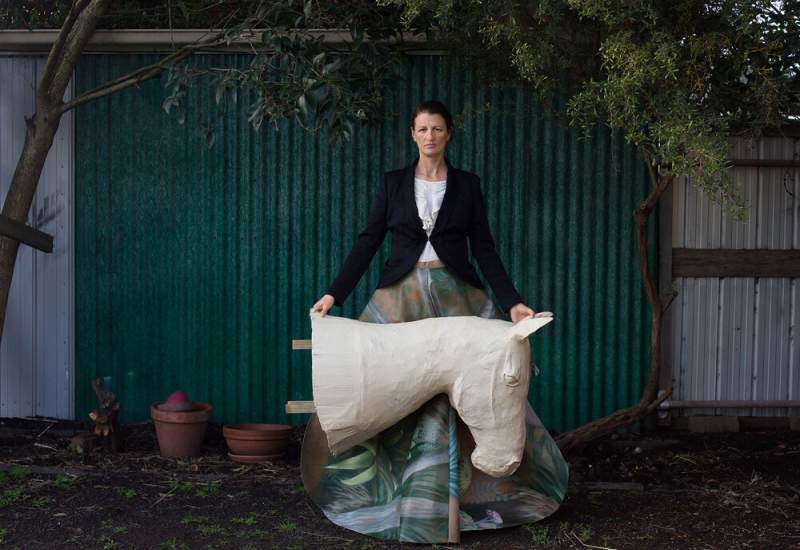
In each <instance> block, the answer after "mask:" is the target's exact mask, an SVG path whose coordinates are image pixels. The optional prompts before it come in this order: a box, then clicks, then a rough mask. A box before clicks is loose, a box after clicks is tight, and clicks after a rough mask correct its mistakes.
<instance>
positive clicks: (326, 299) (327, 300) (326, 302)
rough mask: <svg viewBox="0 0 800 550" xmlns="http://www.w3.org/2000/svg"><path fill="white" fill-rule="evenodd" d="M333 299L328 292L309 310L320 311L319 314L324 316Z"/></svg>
mask: <svg viewBox="0 0 800 550" xmlns="http://www.w3.org/2000/svg"><path fill="white" fill-rule="evenodd" d="M334 301H335V300H334V298H333V296H331V295H330V294H326V295H325V296H323V297H322V298H320V299H319V300H317V303H316V304H314V307H312V308H311V311H318V312H319V313H320V316H322V317H325V314H326V313H328V310H329V309H330V308H332V307H333V302H334Z"/></svg>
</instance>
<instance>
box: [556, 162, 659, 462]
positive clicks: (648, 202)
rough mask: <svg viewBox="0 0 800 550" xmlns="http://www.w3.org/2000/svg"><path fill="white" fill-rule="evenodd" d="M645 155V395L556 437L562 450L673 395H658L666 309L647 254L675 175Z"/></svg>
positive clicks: (641, 226)
mask: <svg viewBox="0 0 800 550" xmlns="http://www.w3.org/2000/svg"><path fill="white" fill-rule="evenodd" d="M644 158H645V162H646V163H647V168H648V171H649V173H650V180H651V183H652V189H651V191H650V194H649V195H648V196H647V198H646V199H645V200H644V202H642V203H641V204H639V207H638V208H637V209H636V210H635V211H634V212H633V218H634V221H635V222H636V248H637V251H638V253H639V272H640V273H641V275H642V283H643V284H644V289H645V294H646V295H647V302H648V303H649V304H650V309H651V316H650V318H651V329H650V368H649V370H648V374H647V384H646V385H645V387H644V390H643V391H642V397H641V399H640V400H639V403H638V404H636V405H633V406H632V407H628V408H627V409H620V410H618V411H615V412H613V413H612V414H610V415H608V416H605V417H603V418H600V419H598V420H595V421H593V422H590V423H589V424H585V425H583V426H581V427H579V428H576V429H574V430H572V431H570V432H567V433H564V434H561V435H560V436H558V437H557V438H556V443H558V446H559V447H560V448H561V450H562V451H566V450H568V449H571V448H572V447H575V446H578V445H582V444H584V443H587V442H589V441H591V440H592V439H596V438H598V437H601V436H603V435H605V434H608V433H610V432H612V431H614V430H616V429H617V428H621V427H623V426H627V425H628V424H632V423H634V422H636V421H637V420H640V419H642V418H643V417H644V416H646V415H647V414H649V413H651V412H652V411H654V410H655V409H656V407H658V405H659V404H660V403H661V402H662V401H663V400H664V399H666V398H667V396H668V395H669V393H667V395H664V396H662V397H661V398H660V399H659V398H658V380H659V375H660V373H661V319H662V318H663V316H664V309H665V308H664V304H663V302H662V300H661V298H660V297H659V295H658V287H657V285H656V281H655V279H654V278H653V276H652V274H651V272H650V260H649V258H648V257H647V250H648V242H647V221H648V219H649V217H650V214H651V213H652V211H653V209H654V208H655V206H656V204H658V200H659V199H660V198H661V195H663V194H664V191H666V190H667V189H668V188H669V186H670V184H671V183H672V180H673V179H674V176H673V175H671V174H670V175H668V176H666V177H661V176H659V174H658V172H657V170H656V168H655V167H654V166H653V164H652V162H651V159H650V158H649V156H648V155H646V154H645V155H644Z"/></svg>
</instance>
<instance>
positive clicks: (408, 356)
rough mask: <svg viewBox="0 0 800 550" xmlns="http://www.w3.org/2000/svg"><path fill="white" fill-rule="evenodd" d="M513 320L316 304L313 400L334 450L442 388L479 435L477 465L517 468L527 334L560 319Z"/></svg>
mask: <svg viewBox="0 0 800 550" xmlns="http://www.w3.org/2000/svg"><path fill="white" fill-rule="evenodd" d="M552 315H553V314H552V313H550V312H541V313H538V314H537V315H536V316H535V317H533V318H529V319H524V320H522V321H520V322H518V323H517V324H516V325H514V324H512V323H510V322H508V321H503V320H500V319H483V318H481V317H477V316H464V317H437V318H429V319H422V320H419V321H412V322H408V323H390V324H380V323H365V322H362V321H355V320H352V319H345V318H343V317H335V316H332V315H327V316H325V317H321V316H320V315H319V314H318V313H314V312H312V313H311V357H312V386H313V392H314V406H315V408H316V411H317V415H318V418H319V423H320V426H321V427H322V430H323V431H324V432H325V435H326V437H327V440H328V447H329V448H330V451H331V452H332V453H333V454H338V453H340V452H343V451H346V450H347V449H349V448H351V447H353V446H355V445H357V444H359V443H362V442H364V441H366V440H367V439H369V438H370V437H373V436H374V435H377V434H378V433H379V432H381V431H383V430H384V429H386V428H388V427H390V426H392V425H393V424H395V423H396V422H398V421H399V420H401V419H403V418H404V417H406V416H408V415H409V414H411V413H413V412H414V411H415V410H417V409H418V408H419V407H420V406H422V405H423V404H424V403H425V402H426V401H428V400H429V399H431V398H432V397H433V396H435V395H437V394H440V393H445V394H447V395H448V396H449V398H450V403H451V405H452V406H453V407H454V408H455V409H456V412H458V415H459V416H460V417H461V420H462V421H463V422H464V423H465V424H466V425H467V427H468V428H469V430H470V432H471V433H472V437H473V439H474V440H475V450H474V451H473V452H472V457H471V458H472V464H473V465H474V466H475V467H476V468H478V469H479V470H481V471H483V472H485V473H487V474H489V475H490V476H493V477H502V476H506V475H509V474H511V473H513V472H514V471H515V470H516V469H517V466H519V464H520V462H521V460H522V454H523V451H524V446H525V434H526V429H525V412H526V401H527V398H528V381H529V379H530V370H531V367H530V344H529V342H528V336H529V335H531V334H533V333H534V332H536V331H537V330H539V329H540V328H542V327H543V326H544V325H546V324H548V323H549V322H551V321H552V320H553V316H552Z"/></svg>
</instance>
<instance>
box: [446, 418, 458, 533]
mask: <svg viewBox="0 0 800 550" xmlns="http://www.w3.org/2000/svg"><path fill="white" fill-rule="evenodd" d="M447 408H448V416H447V429H448V433H447V441H448V449H447V451H448V458H449V463H450V478H449V480H448V489H449V493H450V502H449V507H448V524H447V542H451V543H453V542H454V543H458V542H460V540H461V529H460V527H459V524H458V511H459V506H458V434H457V433H456V422H457V420H458V416H457V414H456V410H455V409H454V408H453V407H452V405H448V407H447Z"/></svg>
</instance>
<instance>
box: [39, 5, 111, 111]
mask: <svg viewBox="0 0 800 550" xmlns="http://www.w3.org/2000/svg"><path fill="white" fill-rule="evenodd" d="M108 1H109V0H91V1H90V3H89V5H88V6H87V7H86V10H85V11H84V12H83V13H82V14H81V17H80V18H79V19H78V21H77V22H76V23H75V27H74V28H73V29H72V31H71V32H70V33H69V35H68V36H67V42H66V44H65V45H64V52H63V56H62V58H61V59H60V61H59V63H58V65H57V67H56V69H55V73H54V74H53V82H52V86H51V87H50V89H49V90H48V95H49V98H50V100H51V101H52V102H53V103H60V102H61V100H62V98H63V97H64V90H66V88H67V84H69V81H70V79H71V78H72V73H73V69H74V68H75V66H76V65H77V64H78V60H79V59H80V57H81V54H82V53H83V49H84V47H85V46H86V43H87V42H89V40H90V39H91V38H92V35H93V34H94V29H95V27H96V25H97V20H98V18H99V17H100V16H101V15H102V14H103V13H104V12H105V10H106V4H107V3H108Z"/></svg>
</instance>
